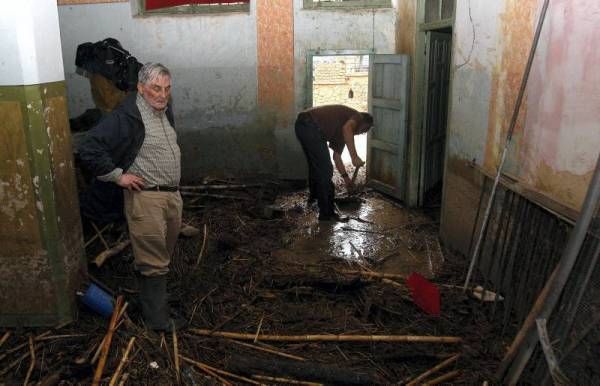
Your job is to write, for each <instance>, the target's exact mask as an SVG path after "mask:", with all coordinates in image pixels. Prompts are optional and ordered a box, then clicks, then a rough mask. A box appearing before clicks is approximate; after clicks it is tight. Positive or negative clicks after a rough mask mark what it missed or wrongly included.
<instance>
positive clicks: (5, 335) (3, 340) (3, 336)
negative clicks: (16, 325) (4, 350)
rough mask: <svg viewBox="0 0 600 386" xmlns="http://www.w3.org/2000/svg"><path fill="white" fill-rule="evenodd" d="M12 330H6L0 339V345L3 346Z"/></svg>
mask: <svg viewBox="0 0 600 386" xmlns="http://www.w3.org/2000/svg"><path fill="white" fill-rule="evenodd" d="M10 334H11V332H10V331H6V332H5V333H4V335H2V339H0V347H2V345H3V344H4V342H6V341H7V340H8V338H9V337H10Z"/></svg>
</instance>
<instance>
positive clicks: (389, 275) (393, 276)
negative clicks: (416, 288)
mask: <svg viewBox="0 0 600 386" xmlns="http://www.w3.org/2000/svg"><path fill="white" fill-rule="evenodd" d="M338 272H340V273H345V274H350V275H362V276H369V277H378V278H386V279H406V275H399V274H395V273H383V272H373V271H370V272H367V271H349V270H342V271H338Z"/></svg>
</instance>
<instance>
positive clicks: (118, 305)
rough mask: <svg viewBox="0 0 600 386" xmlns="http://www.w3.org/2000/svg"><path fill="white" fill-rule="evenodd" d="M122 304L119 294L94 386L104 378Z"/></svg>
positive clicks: (121, 297)
mask: <svg viewBox="0 0 600 386" xmlns="http://www.w3.org/2000/svg"><path fill="white" fill-rule="evenodd" d="M122 304H123V296H121V295H119V296H118V297H117V302H116V304H115V309H114V310H113V313H112V317H111V318H110V324H109V325H108V332H107V333H106V339H105V340H104V343H103V345H102V354H101V355H100V360H99V361H98V366H97V367H96V371H95V372H94V379H93V381H92V385H93V386H97V385H99V384H100V378H102V372H103V371H104V366H105V365H106V359H107V358H108V351H109V349H110V342H111V341H112V337H113V334H114V333H115V330H116V326H117V318H118V316H119V312H120V311H121V306H122Z"/></svg>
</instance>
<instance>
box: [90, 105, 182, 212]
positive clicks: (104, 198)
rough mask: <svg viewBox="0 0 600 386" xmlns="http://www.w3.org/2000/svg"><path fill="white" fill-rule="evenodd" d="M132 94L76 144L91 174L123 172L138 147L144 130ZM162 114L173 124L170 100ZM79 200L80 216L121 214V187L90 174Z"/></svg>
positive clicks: (136, 152) (131, 160) (127, 167)
mask: <svg viewBox="0 0 600 386" xmlns="http://www.w3.org/2000/svg"><path fill="white" fill-rule="evenodd" d="M136 97H137V93H131V94H129V95H128V96H127V97H126V98H125V99H124V100H123V102H121V104H120V105H119V106H118V107H117V108H116V109H115V110H113V111H112V112H111V113H110V114H109V115H107V116H106V117H105V118H104V119H102V120H101V121H100V123H98V125H96V126H95V127H94V128H93V129H91V130H90V131H88V132H87V133H86V136H85V138H84V139H83V140H82V142H81V145H80V146H79V148H78V152H79V159H80V161H81V164H82V166H83V167H84V168H85V169H86V171H88V172H90V173H91V174H92V175H93V176H94V177H97V176H102V175H105V174H108V173H110V172H111V171H113V170H114V169H115V168H121V169H123V171H124V172H126V171H127V170H128V169H129V167H130V166H131V164H132V163H133V161H134V160H135V157H136V156H137V154H138V152H139V151H140V148H141V147H142V144H143V143H144V137H145V134H146V131H145V129H144V123H143V122H142V116H141V114H140V111H139V109H138V107H137V105H136ZM166 115H167V119H168V120H169V123H171V126H173V127H175V124H174V121H173V109H172V108H171V105H170V104H169V106H168V107H167V111H166ZM80 201H81V213H82V215H83V216H84V217H87V218H90V219H92V220H95V221H97V222H100V223H106V222H113V221H117V220H120V219H122V218H123V190H122V188H121V187H119V186H118V185H117V184H115V183H114V182H102V181H100V180H98V179H97V178H94V179H93V181H92V182H91V184H90V186H88V188H87V189H86V191H85V192H83V194H82V196H81V197H80Z"/></svg>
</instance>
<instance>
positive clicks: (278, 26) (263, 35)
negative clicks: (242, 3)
mask: <svg viewBox="0 0 600 386" xmlns="http://www.w3.org/2000/svg"><path fill="white" fill-rule="evenodd" d="M256 24H257V26H256V29H257V31H256V34H257V62H258V63H257V67H258V68H257V72H258V95H257V104H258V106H260V107H261V108H265V109H266V110H267V111H269V110H271V111H273V112H274V113H275V114H276V117H277V126H278V127H282V126H288V125H289V124H290V123H291V121H292V118H293V115H294V5H293V3H292V2H291V1H281V2H279V1H268V0H258V1H257V2H256Z"/></svg>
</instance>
